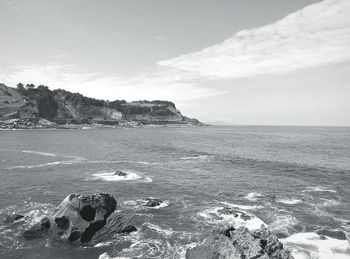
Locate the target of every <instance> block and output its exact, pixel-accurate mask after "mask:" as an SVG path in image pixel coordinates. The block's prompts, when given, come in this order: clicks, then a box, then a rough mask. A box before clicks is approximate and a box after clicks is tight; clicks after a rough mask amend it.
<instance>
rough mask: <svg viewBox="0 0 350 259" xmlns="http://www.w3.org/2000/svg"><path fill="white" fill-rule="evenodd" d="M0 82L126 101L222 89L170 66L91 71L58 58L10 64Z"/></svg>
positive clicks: (191, 96) (184, 97) (181, 98)
mask: <svg viewBox="0 0 350 259" xmlns="http://www.w3.org/2000/svg"><path fill="white" fill-rule="evenodd" d="M184 79H187V81H186V82H185V81H184ZM0 82H2V83H5V84H7V85H9V86H13V87H14V86H16V85H17V84H18V83H19V82H22V83H25V84H26V83H33V84H35V85H39V84H44V85H47V86H49V87H50V88H51V89H58V88H61V89H65V90H68V91H72V92H80V93H82V94H84V95H87V96H91V97H95V98H100V99H108V100H115V99H126V100H128V101H131V100H145V99H148V100H155V99H164V100H170V101H174V102H187V101H192V100H196V99H199V98H205V97H210V96H216V95H220V94H222V93H223V92H222V91H219V90H215V89H209V88H205V87H202V86H199V85H196V84H194V83H192V82H191V76H190V73H184V72H180V73H179V71H175V70H172V69H165V70H160V71H157V72H152V73H145V74H139V75H136V76H134V77H125V76H120V75H118V74H104V73H91V72H87V71H84V70H83V69H81V68H80V67H78V66H76V65H72V64H61V63H58V62H51V63H48V64H45V65H43V64H31V65H19V66H14V67H12V71H10V72H7V73H5V74H1V73H0Z"/></svg>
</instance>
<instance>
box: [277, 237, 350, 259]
mask: <svg viewBox="0 0 350 259" xmlns="http://www.w3.org/2000/svg"><path fill="white" fill-rule="evenodd" d="M281 242H282V243H283V244H284V245H285V246H286V247H287V248H290V249H291V250H292V255H293V256H294V258H295V259H303V258H318V259H331V258H336V259H349V258H350V246H349V241H348V240H339V239H335V238H331V237H327V236H320V235H318V234H316V233H297V234H294V235H291V236H289V237H287V238H285V239H281Z"/></svg>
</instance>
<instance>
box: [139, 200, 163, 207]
mask: <svg viewBox="0 0 350 259" xmlns="http://www.w3.org/2000/svg"><path fill="white" fill-rule="evenodd" d="M162 202H163V201H161V200H159V199H154V198H147V199H146V201H145V203H144V204H143V205H144V206H146V207H157V206H159V205H160V204H161V203H162Z"/></svg>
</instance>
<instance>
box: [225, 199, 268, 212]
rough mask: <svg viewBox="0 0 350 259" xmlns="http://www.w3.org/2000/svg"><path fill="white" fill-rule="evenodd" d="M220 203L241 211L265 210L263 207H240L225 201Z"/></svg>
mask: <svg viewBox="0 0 350 259" xmlns="http://www.w3.org/2000/svg"><path fill="white" fill-rule="evenodd" d="M220 203H221V204H223V205H226V206H229V207H233V208H238V209H241V210H255V209H260V208H263V207H262V206H255V205H239V204H235V203H229V202H225V201H222V202H220Z"/></svg>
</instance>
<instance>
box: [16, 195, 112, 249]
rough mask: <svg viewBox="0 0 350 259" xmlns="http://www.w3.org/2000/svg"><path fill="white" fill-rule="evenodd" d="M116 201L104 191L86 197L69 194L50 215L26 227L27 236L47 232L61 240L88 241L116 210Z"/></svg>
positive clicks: (33, 236)
mask: <svg viewBox="0 0 350 259" xmlns="http://www.w3.org/2000/svg"><path fill="white" fill-rule="evenodd" d="M116 206H117V202H116V200H115V199H114V198H113V197H112V196H110V195H109V194H106V193H99V194H92V195H88V196H82V195H76V194H70V195H68V196H67V197H66V198H65V199H64V200H63V201H62V203H61V204H60V205H59V206H58V207H57V208H56V209H55V210H54V212H53V213H52V214H51V215H50V216H49V217H45V218H43V219H42V220H41V221H40V222H39V223H37V224H35V225H33V226H31V227H30V228H29V229H27V230H26V231H25V232H24V233H23V235H24V237H26V238H35V237H40V236H42V235H44V234H46V233H48V232H50V235H52V236H53V237H58V238H59V239H61V240H69V241H71V242H73V241H80V242H82V243H87V242H89V241H90V240H91V239H92V237H93V236H94V235H95V234H96V232H98V231H99V230H101V229H102V228H103V227H104V226H105V225H106V222H107V218H108V217H109V215H111V213H112V212H114V210H115V209H116Z"/></svg>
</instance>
